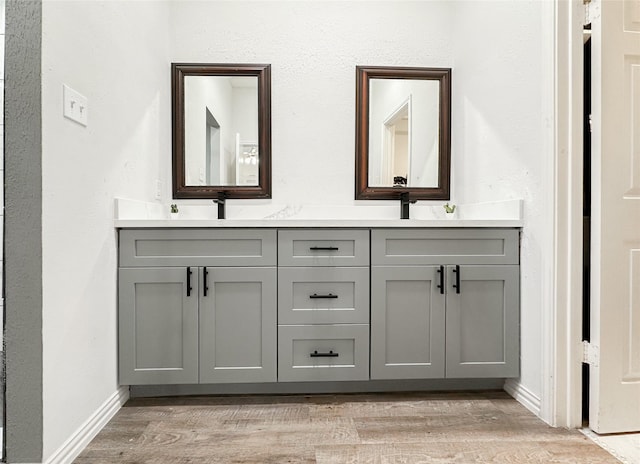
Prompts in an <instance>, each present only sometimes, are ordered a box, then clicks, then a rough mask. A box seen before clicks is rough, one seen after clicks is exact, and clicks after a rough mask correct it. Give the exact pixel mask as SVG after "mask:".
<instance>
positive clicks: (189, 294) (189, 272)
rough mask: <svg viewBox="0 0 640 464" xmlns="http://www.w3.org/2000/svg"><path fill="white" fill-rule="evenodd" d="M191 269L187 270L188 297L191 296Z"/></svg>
mask: <svg viewBox="0 0 640 464" xmlns="http://www.w3.org/2000/svg"><path fill="white" fill-rule="evenodd" d="M191 290H192V288H191V268H190V267H188V268H187V296H191Z"/></svg>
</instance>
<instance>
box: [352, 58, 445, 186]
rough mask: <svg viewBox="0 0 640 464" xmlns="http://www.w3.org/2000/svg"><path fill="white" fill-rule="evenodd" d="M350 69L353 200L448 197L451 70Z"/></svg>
mask: <svg viewBox="0 0 640 464" xmlns="http://www.w3.org/2000/svg"><path fill="white" fill-rule="evenodd" d="M356 72H357V107H356V111H357V115H356V118H357V119H356V121H357V122H356V126H357V128H356V132H357V133H356V199H397V198H399V197H400V194H401V193H404V192H408V193H409V194H410V196H411V198H412V199H449V178H450V173H449V171H450V140H449V139H450V117H451V116H450V106H451V70H450V69H448V68H447V69H440V68H402V67H364V66H358V67H357V68H356Z"/></svg>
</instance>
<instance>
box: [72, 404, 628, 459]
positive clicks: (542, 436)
mask: <svg viewBox="0 0 640 464" xmlns="http://www.w3.org/2000/svg"><path fill="white" fill-rule="evenodd" d="M74 463H75V464H103V463H104V464H106V463H109V464H113V463H130V464H133V463H136V464H151V463H154V464H155V463H172V464H186V463H190V464H196V463H197V464H199V463H202V464H213V463H248V464H253V463H255V464H258V463H259V464H267V463H269V464H270V463H273V464H276V463H278V464H281V463H317V464H343V463H367V464H369V463H371V464H400V463H402V464H418V463H425V464H426V463H429V464H449V463H453V464H472V463H473V464H475V463H482V464H489V463H501V464H511V463H517V464H528V463H544V464H550V463H558V464H564V463H576V464H585V463H589V464H609V463H611V464H613V463H619V461H618V460H617V459H615V458H614V457H613V456H611V455H610V454H609V453H607V452H606V451H605V450H603V449H602V448H600V447H599V446H597V445H596V444H594V443H593V442H591V441H590V440H589V439H588V438H587V437H585V436H584V435H583V434H581V433H580V432H579V431H577V430H565V429H554V428H551V427H548V426H547V425H545V424H544V423H543V422H542V421H540V420H539V419H538V418H536V417H535V416H534V415H533V414H531V413H530V412H529V411H527V410H526V409H525V408H524V407H523V406H522V405H520V404H519V403H517V402H516V401H515V400H514V399H512V398H511V397H509V396H508V395H507V394H506V393H504V392H469V393H467V392H461V393H392V394H388V393H385V394H358V395H300V396H227V397H179V398H146V399H133V400H130V401H129V402H128V403H127V404H126V405H125V407H123V408H122V409H121V410H120V411H119V412H118V413H117V414H116V416H115V417H114V418H113V419H112V420H111V421H110V422H109V424H107V426H106V427H105V428H104V429H103V430H102V431H101V432H100V433H99V434H98V436H97V437H96V438H95V439H94V440H93V441H92V442H91V443H90V444H89V446H88V447H87V448H86V449H85V450H84V451H83V452H82V453H81V454H80V456H78V458H77V459H76V460H75V461H74Z"/></svg>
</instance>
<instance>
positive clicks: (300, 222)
mask: <svg viewBox="0 0 640 464" xmlns="http://www.w3.org/2000/svg"><path fill="white" fill-rule="evenodd" d="M115 226H116V227H117V228H135V229H137V228H181V227H185V228H208V227H216V228H223V227H239V228H243V227H244V228H268V227H277V228H287V227H289V228H305V227H316V228H317V227H333V228H335V227H345V228H346V227H348V228H358V227H361V228H369V227H395V228H398V227H401V228H412V227H413V228H416V227H442V228H445V227H446V228H455V227H522V221H520V220H510V219H442V220H438V219H426V220H425V219H405V220H400V219H397V220H393V219H120V220H116V221H115Z"/></svg>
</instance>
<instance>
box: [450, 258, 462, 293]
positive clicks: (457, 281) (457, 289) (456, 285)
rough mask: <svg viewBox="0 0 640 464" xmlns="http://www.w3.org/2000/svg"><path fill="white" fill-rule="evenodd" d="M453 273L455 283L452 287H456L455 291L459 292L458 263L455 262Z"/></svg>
mask: <svg viewBox="0 0 640 464" xmlns="http://www.w3.org/2000/svg"><path fill="white" fill-rule="evenodd" d="M453 273H454V274H455V275H456V283H455V284H453V285H452V287H453V288H455V289H456V293H460V265H458V264H456V268H455V269H454V270H453Z"/></svg>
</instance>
